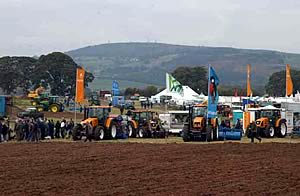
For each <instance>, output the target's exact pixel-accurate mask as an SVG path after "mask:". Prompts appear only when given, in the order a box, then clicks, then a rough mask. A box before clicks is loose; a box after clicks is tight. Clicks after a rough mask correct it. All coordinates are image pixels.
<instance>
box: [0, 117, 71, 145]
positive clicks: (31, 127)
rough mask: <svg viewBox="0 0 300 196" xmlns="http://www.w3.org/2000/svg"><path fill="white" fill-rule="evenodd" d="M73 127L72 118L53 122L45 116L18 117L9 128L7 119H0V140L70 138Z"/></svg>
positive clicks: (29, 140)
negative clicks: (12, 126)
mask: <svg viewBox="0 0 300 196" xmlns="http://www.w3.org/2000/svg"><path fill="white" fill-rule="evenodd" d="M73 127H74V121H73V120H72V119H70V120H69V121H67V120H66V119H64V118H62V119H61V121H59V120H58V121H56V122H54V120H50V119H46V118H45V119H43V118H38V119H34V118H25V119H24V118H19V119H17V120H16V121H15V126H14V128H13V129H10V128H9V124H8V121H6V120H5V119H0V142H6V141H8V140H11V139H15V140H17V141H27V142H38V141H40V140H45V139H55V138H56V139H59V138H70V137H71V136H72V129H73ZM12 132H14V133H15V134H12Z"/></svg>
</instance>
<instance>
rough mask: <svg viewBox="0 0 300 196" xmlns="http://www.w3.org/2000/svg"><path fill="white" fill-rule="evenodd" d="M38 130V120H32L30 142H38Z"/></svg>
mask: <svg viewBox="0 0 300 196" xmlns="http://www.w3.org/2000/svg"><path fill="white" fill-rule="evenodd" d="M39 132H40V127H39V125H38V122H33V130H32V140H31V141H32V142H39Z"/></svg>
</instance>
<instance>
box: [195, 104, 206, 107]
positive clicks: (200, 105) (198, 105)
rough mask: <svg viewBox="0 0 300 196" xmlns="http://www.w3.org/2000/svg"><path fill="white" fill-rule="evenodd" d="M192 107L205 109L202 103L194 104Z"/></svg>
mask: <svg viewBox="0 0 300 196" xmlns="http://www.w3.org/2000/svg"><path fill="white" fill-rule="evenodd" d="M194 107H199V108H200V107H207V105H206V104H203V103H200V104H196V105H194Z"/></svg>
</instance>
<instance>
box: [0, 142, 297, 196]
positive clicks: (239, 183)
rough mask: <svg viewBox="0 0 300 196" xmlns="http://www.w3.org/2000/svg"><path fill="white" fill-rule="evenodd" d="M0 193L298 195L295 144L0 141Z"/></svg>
mask: <svg viewBox="0 0 300 196" xmlns="http://www.w3.org/2000/svg"><path fill="white" fill-rule="evenodd" d="M0 160H1V167H0V187H1V189H0V191H1V192H0V194H1V195H41V194H43V195H155V194H157V195H172V194H173V195H237V194H238V195H240V194H243V195H271V194H272V195H273V194H276V195H287V194H289V195H299V194H300V145H299V144H280V143H267V144H238V143H225V144H208V145H191V144H137V143H121V142H118V143H83V142H76V143H75V142H69V143H67V142H66V143H63V142H47V143H46V142H45V143H39V144H16V143H10V144H1V145H0Z"/></svg>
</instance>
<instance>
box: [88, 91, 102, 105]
mask: <svg viewBox="0 0 300 196" xmlns="http://www.w3.org/2000/svg"><path fill="white" fill-rule="evenodd" d="M89 105H90V106H96V105H98V106H99V105H101V104H100V97H99V95H98V94H96V93H93V94H92V95H90V96H89Z"/></svg>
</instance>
